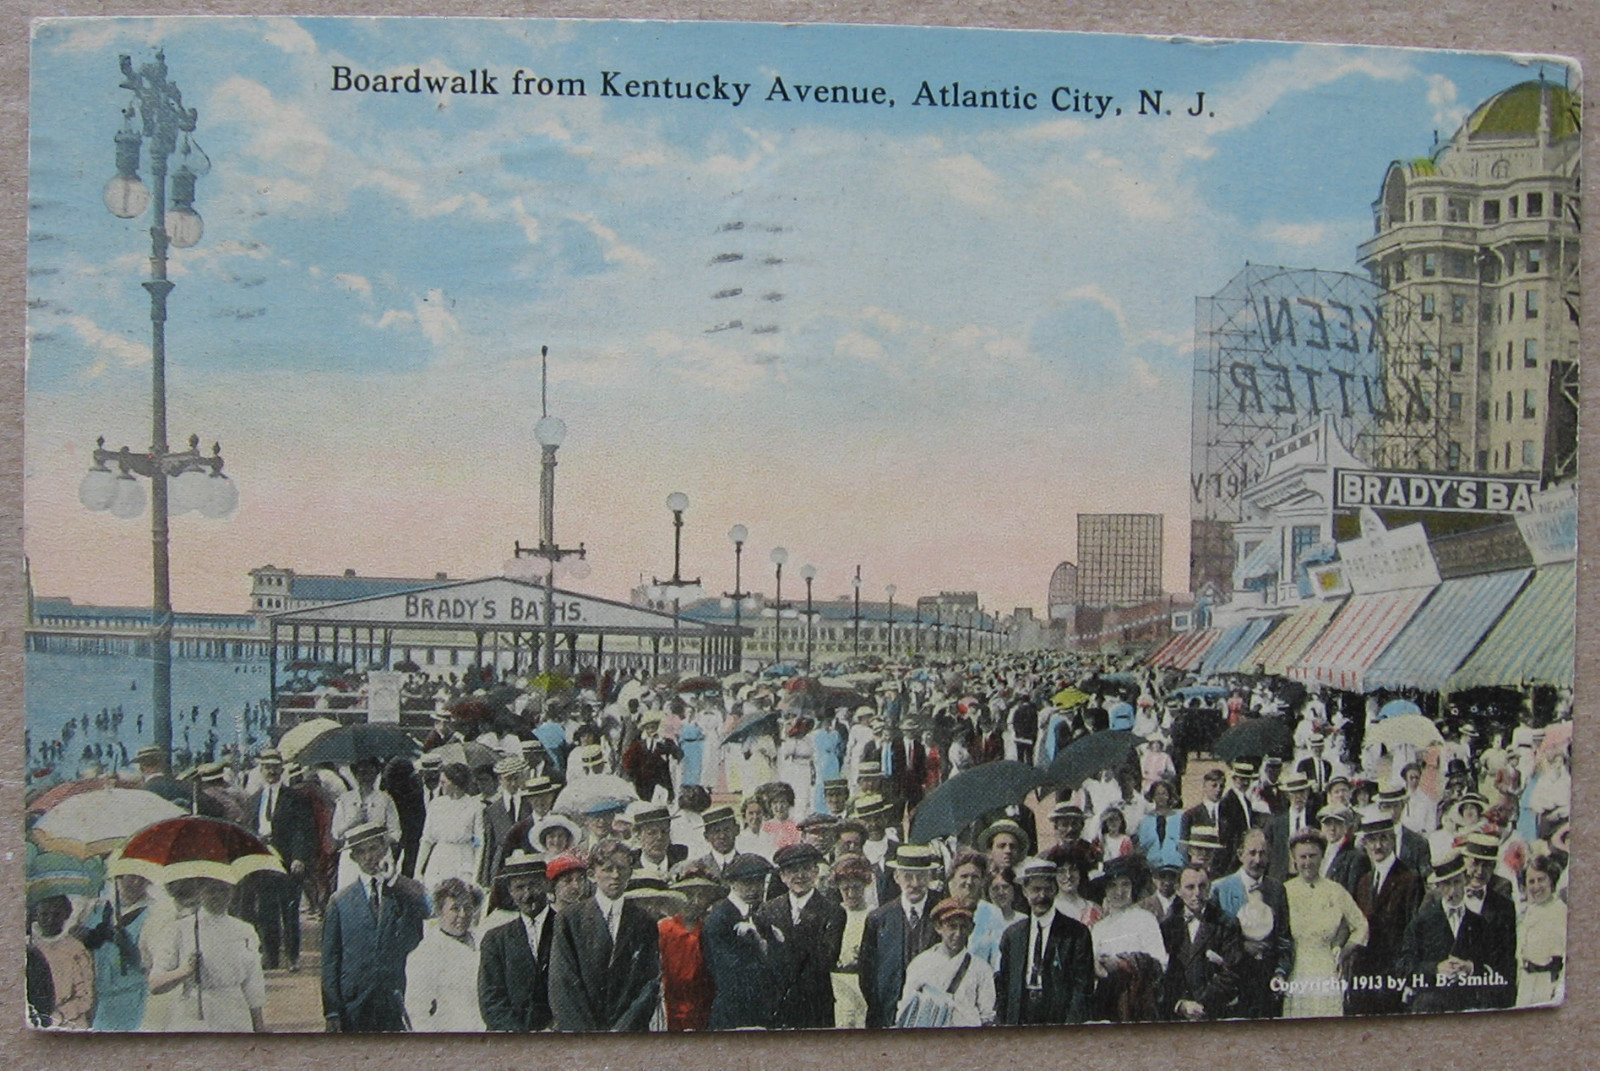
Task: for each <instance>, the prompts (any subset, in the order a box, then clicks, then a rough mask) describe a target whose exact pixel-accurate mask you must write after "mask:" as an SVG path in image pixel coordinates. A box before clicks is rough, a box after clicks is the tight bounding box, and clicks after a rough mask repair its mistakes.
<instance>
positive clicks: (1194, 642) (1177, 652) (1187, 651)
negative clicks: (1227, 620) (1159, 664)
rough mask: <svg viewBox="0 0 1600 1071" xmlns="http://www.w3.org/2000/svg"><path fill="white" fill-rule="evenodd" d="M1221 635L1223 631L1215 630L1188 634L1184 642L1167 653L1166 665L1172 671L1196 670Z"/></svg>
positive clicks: (1208, 629) (1199, 630)
mask: <svg viewBox="0 0 1600 1071" xmlns="http://www.w3.org/2000/svg"><path fill="white" fill-rule="evenodd" d="M1220 635H1222V630H1221V629H1215V628H1202V629H1196V630H1195V631H1193V632H1190V633H1186V634H1185V636H1184V642H1183V643H1181V644H1179V645H1178V646H1177V647H1175V648H1173V649H1172V650H1170V651H1168V652H1167V656H1166V661H1165V665H1166V666H1167V667H1168V668H1170V669H1181V670H1192V669H1194V668H1195V667H1196V666H1198V665H1199V664H1200V659H1201V658H1202V657H1204V655H1205V653H1206V652H1207V651H1209V650H1210V649H1211V645H1212V644H1213V643H1216V642H1217V637H1218V636H1220Z"/></svg>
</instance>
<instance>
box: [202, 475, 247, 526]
mask: <svg viewBox="0 0 1600 1071" xmlns="http://www.w3.org/2000/svg"><path fill="white" fill-rule="evenodd" d="M206 483H207V484H209V485H210V486H209V487H208V489H207V491H206V494H205V496H204V497H203V498H202V499H201V500H200V505H199V507H198V508H199V510H200V512H201V513H203V514H205V515H206V516H207V517H213V518H216V517H226V516H228V515H229V514H230V513H232V512H233V511H234V510H235V509H237V508H238V507H239V485H238V484H236V483H234V482H233V481H232V480H230V479H228V477H226V476H224V475H222V474H221V473H217V474H215V475H212V476H207V477H206Z"/></svg>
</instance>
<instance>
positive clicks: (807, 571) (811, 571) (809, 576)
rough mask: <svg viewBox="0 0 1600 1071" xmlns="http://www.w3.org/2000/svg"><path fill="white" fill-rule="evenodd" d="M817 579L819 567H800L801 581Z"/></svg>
mask: <svg viewBox="0 0 1600 1071" xmlns="http://www.w3.org/2000/svg"><path fill="white" fill-rule="evenodd" d="M816 578H817V567H816V566H815V565H802V566H801V567H800V579H801V580H815V579H816Z"/></svg>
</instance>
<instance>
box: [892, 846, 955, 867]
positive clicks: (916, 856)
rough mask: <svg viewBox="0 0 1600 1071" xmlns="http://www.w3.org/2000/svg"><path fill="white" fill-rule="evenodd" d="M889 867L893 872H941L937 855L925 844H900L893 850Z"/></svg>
mask: <svg viewBox="0 0 1600 1071" xmlns="http://www.w3.org/2000/svg"><path fill="white" fill-rule="evenodd" d="M889 866H890V867H891V868H893V869H895V870H913V871H935V870H942V869H943V867H942V865H941V861H940V858H939V853H938V851H936V850H935V849H933V848H931V847H929V846H928V845H926V844H902V845H900V846H899V847H898V848H896V849H895V853H894V858H893V859H891V860H890V861H889Z"/></svg>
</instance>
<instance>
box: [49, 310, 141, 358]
mask: <svg viewBox="0 0 1600 1071" xmlns="http://www.w3.org/2000/svg"><path fill="white" fill-rule="evenodd" d="M64 322H65V323H66V325H67V326H68V327H70V328H72V330H73V332H74V333H75V334H76V335H77V336H78V337H79V338H80V339H82V340H83V342H84V344H85V345H87V346H88V347H89V348H90V349H92V350H94V351H95V352H96V353H98V354H100V355H101V356H102V357H106V358H109V359H111V360H114V361H117V362H119V363H121V364H123V365H141V364H146V363H148V362H149V360H150V346H149V344H148V343H146V342H135V341H133V340H132V339H130V338H128V337H126V336H124V335H119V334H116V333H115V332H112V331H107V330H106V329H105V328H103V327H101V326H100V325H99V324H97V323H95V322H94V321H93V320H91V319H90V318H89V317H87V316H67V317H65V318H64ZM98 367H101V368H103V367H104V365H99V366H98Z"/></svg>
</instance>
